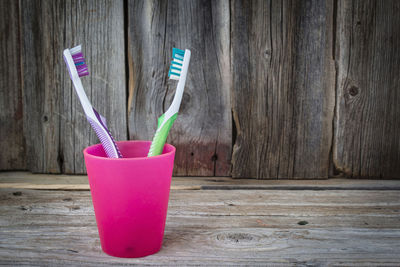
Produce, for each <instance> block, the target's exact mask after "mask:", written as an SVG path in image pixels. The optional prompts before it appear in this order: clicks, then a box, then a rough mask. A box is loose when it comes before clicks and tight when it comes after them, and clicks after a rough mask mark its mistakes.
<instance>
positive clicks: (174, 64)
mask: <svg viewBox="0 0 400 267" xmlns="http://www.w3.org/2000/svg"><path fill="white" fill-rule="evenodd" d="M184 57H185V51H184V50H181V49H178V48H173V49H172V58H173V59H172V61H171V67H170V68H169V72H168V76H169V78H170V79H172V80H179V77H180V76H181V71H182V66H183V58H184Z"/></svg>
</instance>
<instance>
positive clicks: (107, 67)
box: [21, 0, 127, 173]
mask: <svg viewBox="0 0 400 267" xmlns="http://www.w3.org/2000/svg"><path fill="white" fill-rule="evenodd" d="M21 13H22V16H21V23H22V24H21V27H22V59H23V60H22V61H23V64H22V65H23V88H24V101H23V104H24V109H23V110H24V122H25V123H24V127H25V137H26V140H27V164H28V165H27V167H28V168H29V169H30V170H31V171H33V172H46V173H59V172H65V173H83V172H85V166H84V161H83V153H82V150H83V148H85V147H86V146H88V145H91V144H96V143H98V142H99V141H98V139H97V136H96V135H95V133H94V131H92V130H91V127H90V125H89V124H88V122H87V120H86V116H85V114H84V112H83V109H82V107H81V104H80V102H79V99H78V97H77V95H76V93H75V90H74V89H73V86H72V82H71V80H70V78H69V75H68V71H67V68H66V65H65V63H64V61H63V57H62V53H63V50H64V49H65V48H71V47H73V46H75V45H78V44H82V45H83V46H82V50H83V54H84V55H85V59H86V63H87V65H88V67H89V72H90V75H89V76H87V77H83V78H82V83H83V86H84V88H85V91H86V94H87V95H88V97H89V99H90V101H91V102H92V105H93V106H94V107H95V108H96V109H97V110H98V111H99V113H100V114H102V115H103V116H105V117H106V118H107V119H108V121H107V124H108V127H109V128H110V130H111V132H112V133H113V135H114V137H115V139H116V140H120V139H126V138H127V134H126V129H127V125H126V77H125V51H124V18H123V1H94V0H93V1H83V2H75V1H47V0H40V1H30V0H24V1H21Z"/></svg>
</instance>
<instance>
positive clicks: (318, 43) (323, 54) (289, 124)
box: [231, 0, 334, 178]
mask: <svg viewBox="0 0 400 267" xmlns="http://www.w3.org/2000/svg"><path fill="white" fill-rule="evenodd" d="M332 11H333V10H332V3H331V1H325V0H313V1H279V2H278V1H232V2H231V28H232V41H231V42H232V45H231V47H232V55H231V59H232V75H233V84H232V105H233V118H234V122H235V128H236V140H235V145H234V148H233V155H232V164H233V166H232V168H233V169H232V175H233V177H251V178H305V177H308V178H326V177H327V176H328V169H329V153H330V149H331V140H332V118H333V110H334V87H333V86H332V85H333V83H329V82H328V81H331V80H332V74H333V72H332V71H333V64H332V63H333V61H332V51H331V49H332V47H331V42H332V36H331V34H332V33H331V32H330V31H329V29H331V28H332V27H331V25H329V24H330V23H331V21H332V19H331V17H332V13H333V12H332Z"/></svg>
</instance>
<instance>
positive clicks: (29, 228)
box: [0, 189, 400, 266]
mask: <svg viewBox="0 0 400 267" xmlns="http://www.w3.org/2000/svg"><path fill="white" fill-rule="evenodd" d="M398 193H399V191H379V190H376V191H338V190H335V191H329V192H327V191H310V190H300V191H298V190H296V191H292V190H290V191H288V190H278V191H269V190H255V191H246V190H235V191H229V190H226V191H213V190H198V191H187V190H174V191H171V195H170V203H169V211H168V218H167V224H166V230H165V237H164V243H163V248H162V250H161V251H160V252H159V253H157V254H155V255H152V256H149V257H145V258H140V259H121V258H114V257H110V256H107V255H106V254H104V253H103V252H102V251H101V248H100V242H99V238H98V233H97V228H96V221H95V218H94V212H93V208H92V203H91V197H90V192H74V191H43V190H40V191H35V190H18V191H15V190H12V189H1V190H0V226H1V227H0V263H1V264H5V265H23V264H25V265H41V266H42V265H57V266H60V265H62V266H63V265H80V266H99V265H111V264H114V265H134V264H140V265H146V264H149V265H163V266H171V265H175V266H176V265H177V264H178V265H208V266H210V265H214V266H222V265H247V266H249V265H252V266H254V265H268V264H269V265H274V266H275V265H277V266H287V265H304V266H306V265H312V266H321V265H322V266H326V265H328V266H330V265H345V266H360V265H390V266H393V265H397V264H398V263H399V262H400V247H399V246H398V243H399V242H400V214H399V210H400V202H399V198H398ZM301 221H303V222H302V223H300V222H301ZM302 224H303V225H302ZM304 224H305V225H304Z"/></svg>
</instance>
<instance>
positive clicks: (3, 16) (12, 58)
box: [0, 0, 25, 170]
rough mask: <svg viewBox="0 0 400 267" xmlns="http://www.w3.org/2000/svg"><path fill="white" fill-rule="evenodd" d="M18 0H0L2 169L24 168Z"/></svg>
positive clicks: (0, 155)
mask: <svg viewBox="0 0 400 267" xmlns="http://www.w3.org/2000/svg"><path fill="white" fill-rule="evenodd" d="M19 30H20V23H19V4H18V1H14V0H5V1H0V36H1V38H0V56H1V58H2V63H1V64H0V147H1V148H2V151H1V153H0V170H15V169H25V140H24V136H23V131H22V130H23V120H22V117H23V116H22V89H21V62H20V40H19Z"/></svg>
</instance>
